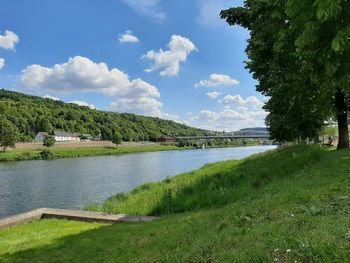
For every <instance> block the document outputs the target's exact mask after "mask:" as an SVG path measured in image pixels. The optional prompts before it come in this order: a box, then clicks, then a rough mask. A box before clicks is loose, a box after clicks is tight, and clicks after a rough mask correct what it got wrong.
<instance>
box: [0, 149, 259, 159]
mask: <svg viewBox="0 0 350 263" xmlns="http://www.w3.org/2000/svg"><path fill="white" fill-rule="evenodd" d="M249 146H257V145H255V144H254V145H245V146H243V145H237V146H233V145H230V146H227V147H206V149H218V148H236V147H249ZM196 149H197V148H194V147H192V146H187V147H178V146H169V145H168V146H165V145H157V146H154V145H150V146H130V147H117V148H112V147H98V148H75V149H73V148H67V149H61V148H51V149H50V151H51V152H52V153H53V158H50V159H45V158H43V157H42V156H41V155H40V152H41V151H42V149H33V150H24V149H14V150H11V151H7V152H2V153H0V163H6V162H18V161H37V160H56V159H65V158H83V157H94V156H112V155H115V156H118V155H124V154H132V153H145V152H162V151H183V150H196Z"/></svg>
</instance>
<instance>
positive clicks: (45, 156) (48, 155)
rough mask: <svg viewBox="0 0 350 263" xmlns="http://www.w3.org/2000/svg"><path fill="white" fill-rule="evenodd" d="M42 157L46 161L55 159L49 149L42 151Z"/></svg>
mask: <svg viewBox="0 0 350 263" xmlns="http://www.w3.org/2000/svg"><path fill="white" fill-rule="evenodd" d="M40 156H41V158H42V159H44V160H48V159H53V153H52V152H51V151H50V150H49V149H44V150H42V151H41V152H40Z"/></svg>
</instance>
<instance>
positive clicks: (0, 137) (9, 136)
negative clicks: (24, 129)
mask: <svg viewBox="0 0 350 263" xmlns="http://www.w3.org/2000/svg"><path fill="white" fill-rule="evenodd" d="M17 139H18V137H17V130H16V127H15V126H14V125H13V124H12V123H11V122H10V121H8V120H7V119H5V118H3V117H1V116H0V147H2V148H3V151H4V152H5V151H6V149H7V148H8V147H11V148H15V143H16V142H17Z"/></svg>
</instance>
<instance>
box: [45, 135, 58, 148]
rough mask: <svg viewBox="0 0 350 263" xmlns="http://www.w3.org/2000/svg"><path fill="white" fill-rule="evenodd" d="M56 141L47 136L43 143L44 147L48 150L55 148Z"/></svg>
mask: <svg viewBox="0 0 350 263" xmlns="http://www.w3.org/2000/svg"><path fill="white" fill-rule="evenodd" d="M55 142H56V140H55V138H54V137H53V136H51V135H49V136H46V137H45V139H44V141H43V145H44V146H46V147H47V148H50V147H52V146H54V144H55Z"/></svg>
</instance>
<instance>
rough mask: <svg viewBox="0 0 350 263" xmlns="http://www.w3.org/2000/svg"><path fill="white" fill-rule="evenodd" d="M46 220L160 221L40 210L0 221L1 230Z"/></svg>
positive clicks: (154, 218) (146, 217)
mask: <svg viewBox="0 0 350 263" xmlns="http://www.w3.org/2000/svg"><path fill="white" fill-rule="evenodd" d="M45 218H56V219H68V220H77V221H84V222H98V223H111V224H114V223H121V222H150V221H153V220H156V219H158V217H154V216H134V215H124V214H119V215H113V214H106V213H100V212H90V211H81V210H68V209H56V208H39V209H36V210H32V211H29V212H25V213H22V214H18V215H14V216H9V217H6V218H3V219H0V230H2V229H6V228H10V227H13V226H16V225H20V224H25V223H28V222H31V221H37V220H41V219H45Z"/></svg>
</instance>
